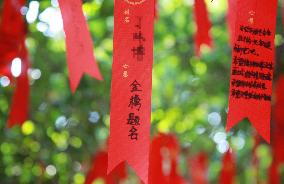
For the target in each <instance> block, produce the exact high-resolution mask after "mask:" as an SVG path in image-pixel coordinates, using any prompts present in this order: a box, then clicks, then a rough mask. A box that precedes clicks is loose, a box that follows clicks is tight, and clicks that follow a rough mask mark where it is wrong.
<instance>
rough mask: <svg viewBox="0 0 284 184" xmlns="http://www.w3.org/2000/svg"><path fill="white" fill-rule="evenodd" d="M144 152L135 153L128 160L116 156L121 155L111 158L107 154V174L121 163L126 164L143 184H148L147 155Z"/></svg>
mask: <svg viewBox="0 0 284 184" xmlns="http://www.w3.org/2000/svg"><path fill="white" fill-rule="evenodd" d="M146 152H147V150H146V149H145V151H143V150H142V151H141V152H139V154H138V153H136V155H133V156H132V157H129V158H122V157H118V155H121V154H116V155H117V157H113V156H110V154H108V155H109V156H108V169H107V174H110V173H111V172H112V171H113V170H114V169H115V168H116V167H117V166H118V165H119V164H121V163H122V162H127V163H128V165H129V166H130V167H131V168H132V169H133V171H134V172H135V173H136V174H137V176H138V177H139V178H140V179H141V180H142V181H143V183H144V184H148V168H149V160H148V159H149V153H146ZM133 154H135V153H133ZM124 156H125V155H124Z"/></svg>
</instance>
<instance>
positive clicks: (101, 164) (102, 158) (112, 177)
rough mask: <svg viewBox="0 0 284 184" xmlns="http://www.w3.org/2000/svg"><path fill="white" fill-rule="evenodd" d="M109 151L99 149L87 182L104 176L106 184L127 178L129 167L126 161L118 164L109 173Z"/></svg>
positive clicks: (86, 183)
mask: <svg viewBox="0 0 284 184" xmlns="http://www.w3.org/2000/svg"><path fill="white" fill-rule="evenodd" d="M107 157H108V156H107V152H105V151H99V152H97V153H96V155H95V156H94V158H93V163H92V167H91V168H90V170H89V172H88V174H87V176H86V180H85V184H92V183H93V182H94V181H95V180H96V179H98V178H102V179H103V180H104V181H105V183H106V184H117V183H119V182H120V181H122V180H124V179H126V178H127V171H126V170H127V168H126V164H125V163H121V164H120V165H118V166H117V167H116V168H115V169H114V170H113V171H112V172H111V173H110V174H109V175H107V162H108V161H107V160H108V158H107Z"/></svg>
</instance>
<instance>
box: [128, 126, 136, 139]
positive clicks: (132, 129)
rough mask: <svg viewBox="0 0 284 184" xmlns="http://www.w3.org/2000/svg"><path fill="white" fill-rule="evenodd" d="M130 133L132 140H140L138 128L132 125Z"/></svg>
mask: <svg viewBox="0 0 284 184" xmlns="http://www.w3.org/2000/svg"><path fill="white" fill-rule="evenodd" d="M129 133H130V134H129V135H128V136H130V139H131V140H138V133H137V129H136V128H135V127H134V126H132V127H131V129H130V130H129Z"/></svg>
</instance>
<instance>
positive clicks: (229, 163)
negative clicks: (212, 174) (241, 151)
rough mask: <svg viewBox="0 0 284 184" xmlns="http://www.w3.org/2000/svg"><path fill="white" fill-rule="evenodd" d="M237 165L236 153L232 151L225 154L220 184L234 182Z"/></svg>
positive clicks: (232, 183)
mask: <svg viewBox="0 0 284 184" xmlns="http://www.w3.org/2000/svg"><path fill="white" fill-rule="evenodd" d="M235 175H236V165H235V159H234V155H233V153H232V152H231V151H228V152H226V153H225V154H224V157H223V161H222V168H221V172H220V176H219V184H234V183H235Z"/></svg>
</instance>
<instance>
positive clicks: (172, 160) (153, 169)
mask: <svg viewBox="0 0 284 184" xmlns="http://www.w3.org/2000/svg"><path fill="white" fill-rule="evenodd" d="M150 150H151V151H150V165H149V184H156V183H163V184H173V183H174V184H184V183H185V181H184V180H183V178H182V177H181V176H180V175H179V174H178V170H177V163H178V155H179V150H180V148H179V144H178V141H177V138H176V137H175V136H174V135H166V134H159V135H157V136H156V137H155V138H154V139H153V141H152V144H151V149H150Z"/></svg>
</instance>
